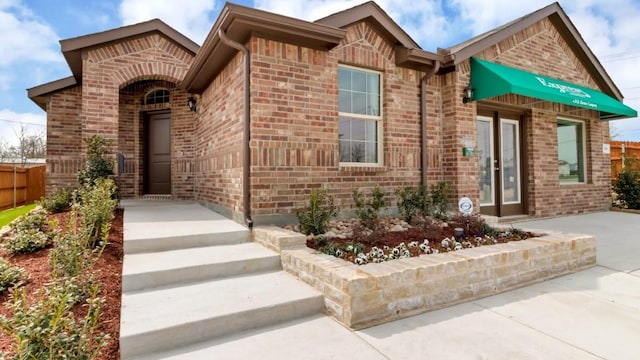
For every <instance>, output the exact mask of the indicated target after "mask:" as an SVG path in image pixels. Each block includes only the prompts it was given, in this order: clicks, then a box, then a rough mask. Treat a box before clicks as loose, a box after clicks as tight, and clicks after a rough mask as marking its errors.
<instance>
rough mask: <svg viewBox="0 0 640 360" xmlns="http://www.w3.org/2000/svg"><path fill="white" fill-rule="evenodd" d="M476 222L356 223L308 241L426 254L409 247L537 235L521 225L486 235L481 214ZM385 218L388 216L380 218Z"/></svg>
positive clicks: (438, 248)
mask: <svg viewBox="0 0 640 360" xmlns="http://www.w3.org/2000/svg"><path fill="white" fill-rule="evenodd" d="M471 219H472V220H473V221H474V223H472V224H464V223H461V222H460V221H459V219H456V220H457V221H456V220H451V221H449V222H448V223H445V222H442V221H437V220H435V221H432V220H428V221H425V222H423V223H421V224H414V225H413V226H412V227H410V228H408V229H405V230H404V231H388V230H385V229H384V227H382V226H381V227H379V229H378V230H375V231H373V232H372V231H371V230H369V229H366V228H364V227H363V226H362V225H360V226H356V227H354V229H353V232H352V234H350V235H349V236H347V237H344V238H337V237H333V238H331V239H327V240H326V241H322V242H319V241H317V236H308V237H307V242H306V245H307V247H309V248H312V249H315V250H319V251H322V248H323V247H324V246H326V245H327V244H335V245H338V246H339V247H340V248H341V249H344V247H345V246H347V245H348V244H354V243H358V244H362V245H364V249H363V252H364V253H368V252H369V251H371V249H372V248H373V247H377V248H382V247H385V246H386V247H388V248H394V247H397V246H399V245H400V244H402V243H404V244H405V247H406V250H408V251H409V252H410V256H411V257H413V256H420V255H425V252H424V251H423V250H422V249H421V248H420V247H408V246H407V245H408V244H409V243H411V242H415V243H418V244H422V243H423V242H424V241H425V240H428V244H429V247H430V249H431V250H430V251H431V252H430V253H446V252H450V251H454V250H453V246H450V247H448V248H447V247H443V246H442V240H443V239H445V238H448V239H451V241H450V242H449V243H450V244H453V243H454V241H457V242H460V243H463V244H465V248H467V247H476V246H487V245H495V244H501V243H506V242H509V241H519V240H525V239H528V238H531V237H536V236H537V235H535V234H533V233H531V232H526V231H521V230H518V229H508V230H502V231H500V232H499V234H497V235H496V236H491V237H487V236H484V234H483V233H482V231H481V230H480V229H479V226H480V223H479V222H478V220H477V219H479V218H478V217H472V218H471ZM381 220H382V221H383V222H384V220H385V219H381ZM455 228H462V229H463V230H465V231H464V233H465V234H464V235H462V236H456V234H455ZM342 258H343V259H344V260H347V261H350V262H355V258H356V254H354V253H348V252H347V253H345V254H344V255H343V256H342Z"/></svg>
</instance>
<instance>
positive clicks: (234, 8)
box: [181, 3, 345, 93]
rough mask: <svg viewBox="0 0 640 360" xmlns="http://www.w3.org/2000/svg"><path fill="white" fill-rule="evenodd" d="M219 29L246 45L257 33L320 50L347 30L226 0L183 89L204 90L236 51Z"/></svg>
mask: <svg viewBox="0 0 640 360" xmlns="http://www.w3.org/2000/svg"><path fill="white" fill-rule="evenodd" d="M220 30H222V31H224V32H225V33H226V35H227V37H229V38H230V39H231V40H233V41H235V42H238V43H240V44H243V45H244V44H246V43H247V42H248V41H249V38H250V37H251V36H253V35H255V36H260V37H263V38H268V39H274V40H277V41H281V42H286V43H290V44H295V45H300V46H305V47H309V48H312V49H320V50H330V49H331V48H333V47H335V46H336V45H338V44H339V43H340V41H341V40H342V39H343V38H344V35H345V31H344V30H342V29H337V28H334V27H331V26H327V25H322V24H315V23H311V22H308V21H304V20H300V19H294V18H291V17H287V16H283V15H278V14H273V13H269V12H266V11H262V10H258V9H253V8H249V7H245V6H240V5H236V4H231V3H227V4H226V5H225V7H224V8H223V9H222V11H221V13H220V16H219V17H218V19H217V20H216V22H215V24H214V25H213V27H212V29H211V31H210V32H209V35H208V36H207V38H206V39H205V41H204V44H203V45H202V48H201V49H200V51H199V52H198V54H197V55H196V57H195V59H194V61H193V64H192V65H191V67H190V68H189V71H188V72H187V74H186V75H185V78H184V80H183V82H182V84H181V86H182V88H183V89H185V90H187V91H189V92H196V93H198V92H202V91H203V90H204V89H205V88H206V87H207V86H208V85H209V84H210V83H211V81H212V80H213V79H214V77H215V76H216V75H217V74H218V73H219V72H220V71H221V70H222V69H223V68H224V67H225V66H226V64H228V62H229V61H230V60H231V58H232V57H233V56H234V55H235V54H236V53H237V50H236V49H233V48H231V47H229V46H227V45H225V44H223V43H222V42H221V40H220V36H219V35H218V32H219V31H220Z"/></svg>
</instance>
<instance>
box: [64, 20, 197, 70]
mask: <svg viewBox="0 0 640 360" xmlns="http://www.w3.org/2000/svg"><path fill="white" fill-rule="evenodd" d="M153 32H157V33H160V34H162V35H164V36H166V37H167V38H169V39H170V40H172V41H174V42H175V43H176V44H177V45H179V46H181V47H182V48H184V49H185V50H187V51H189V52H191V53H192V54H194V55H195V54H196V53H197V52H198V50H199V49H200V46H199V45H198V44H196V43H195V42H194V41H193V40H191V39H189V38H188V37H186V36H185V35H183V34H182V33H180V32H178V31H177V30H175V29H174V28H172V27H171V26H169V25H167V24H166V23H164V22H163V21H162V20H159V19H153V20H149V21H145V22H142V23H138V24H133V25H128V26H123V27H119V28H117V29H112V30H107V31H103V32H98V33H94V34H89V35H84V36H79V37H75V38H70V39H65V40H61V41H60V48H61V50H62V54H63V55H64V58H65V60H66V61H67V64H69V68H70V69H71V73H72V74H73V76H75V77H76V79H78V80H80V79H81V78H82V52H83V51H84V50H86V49H89V48H93V47H96V46H99V45H103V44H107V43H110V42H114V41H119V40H122V39H126V38H131V37H138V36H142V35H145V34H149V33H153Z"/></svg>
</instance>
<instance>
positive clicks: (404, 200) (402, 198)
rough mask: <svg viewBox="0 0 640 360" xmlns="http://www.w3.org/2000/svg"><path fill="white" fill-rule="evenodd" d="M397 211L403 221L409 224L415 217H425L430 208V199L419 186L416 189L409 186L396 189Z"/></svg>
mask: <svg viewBox="0 0 640 360" xmlns="http://www.w3.org/2000/svg"><path fill="white" fill-rule="evenodd" d="M396 196H397V197H398V198H399V199H398V211H400V214H401V215H402V217H403V219H404V221H406V222H408V223H411V221H412V220H413V218H414V217H415V216H416V215H421V216H427V215H428V214H429V212H430V208H431V198H430V197H429V196H428V195H427V188H426V187H425V186H424V185H420V186H418V187H417V188H411V187H409V186H407V187H404V188H401V189H397V190H396Z"/></svg>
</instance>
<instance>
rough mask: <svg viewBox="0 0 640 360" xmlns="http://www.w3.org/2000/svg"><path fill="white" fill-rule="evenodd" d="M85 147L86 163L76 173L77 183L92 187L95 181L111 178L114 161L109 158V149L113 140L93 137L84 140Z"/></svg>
mask: <svg viewBox="0 0 640 360" xmlns="http://www.w3.org/2000/svg"><path fill="white" fill-rule="evenodd" d="M84 142H85V144H86V145H87V163H86V165H85V167H84V168H83V169H82V170H80V171H79V172H78V182H79V183H80V185H93V184H95V182H96V180H97V179H103V178H109V177H111V176H113V165H114V161H113V159H112V158H109V153H110V147H111V146H113V140H108V139H105V138H103V137H102V136H98V135H93V136H91V137H90V138H87V139H84Z"/></svg>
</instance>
